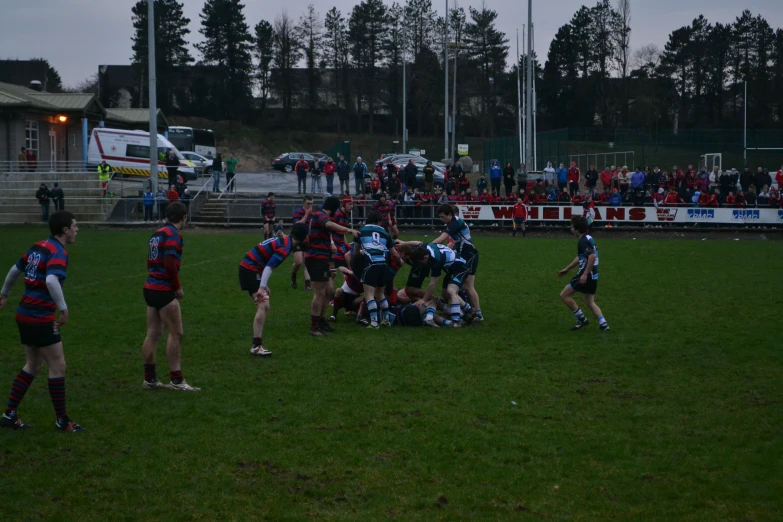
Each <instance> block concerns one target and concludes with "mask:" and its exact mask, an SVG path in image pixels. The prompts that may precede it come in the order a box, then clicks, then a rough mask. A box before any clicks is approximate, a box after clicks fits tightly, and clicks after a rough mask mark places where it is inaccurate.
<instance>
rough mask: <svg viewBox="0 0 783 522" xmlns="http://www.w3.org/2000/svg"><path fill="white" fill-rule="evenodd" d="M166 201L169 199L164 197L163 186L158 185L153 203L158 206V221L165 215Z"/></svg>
mask: <svg viewBox="0 0 783 522" xmlns="http://www.w3.org/2000/svg"><path fill="white" fill-rule="evenodd" d="M168 200H169V198H168V196H166V191H165V190H163V185H158V191H157V192H156V193H155V202H156V203H157V204H158V221H160V220H161V219H163V215H164V214H165V213H166V206H167V205H168Z"/></svg>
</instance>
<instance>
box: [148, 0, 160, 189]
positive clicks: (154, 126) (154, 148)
mask: <svg viewBox="0 0 783 522" xmlns="http://www.w3.org/2000/svg"><path fill="white" fill-rule="evenodd" d="M147 38H148V40H147V49H148V51H149V55H148V57H147V61H148V65H149V71H148V76H149V79H150V83H149V91H150V92H149V100H150V183H151V184H152V192H153V193H155V192H157V190H158V111H157V105H158V99H157V98H158V97H157V92H156V91H155V89H156V87H155V83H156V82H155V4H154V0H147Z"/></svg>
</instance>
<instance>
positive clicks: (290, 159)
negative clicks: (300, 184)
mask: <svg viewBox="0 0 783 522" xmlns="http://www.w3.org/2000/svg"><path fill="white" fill-rule="evenodd" d="M302 156H304V159H305V161H306V162H307V163H308V164H309V165H310V168H313V163H315V158H318V161H319V162H320V163H321V165H322V166H323V164H324V163H326V158H327V157H328V156H327V155H326V154H324V153H322V152H286V153H285V154H281V155H279V156H278V157H276V158H275V159H274V160H273V161H272V168H273V169H275V170H282V171H283V172H293V171H294V165H296V163H297V162H298V161H299V160H300V159H302Z"/></svg>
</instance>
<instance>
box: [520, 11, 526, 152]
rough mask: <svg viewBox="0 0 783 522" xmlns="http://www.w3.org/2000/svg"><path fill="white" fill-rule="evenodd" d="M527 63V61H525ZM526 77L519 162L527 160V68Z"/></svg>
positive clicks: (523, 92)
mask: <svg viewBox="0 0 783 522" xmlns="http://www.w3.org/2000/svg"><path fill="white" fill-rule="evenodd" d="M525 45H526V41H525V26H524V25H523V26H522V55H523V56H527V54H526V53H527V51H526V50H525ZM525 63H527V59H525ZM520 67H522V63H521V60H520ZM522 74H523V75H524V84H523V85H524V86H525V90H524V91H522V155H521V156H520V157H519V161H520V162H522V161H526V159H525V158H527V105H528V100H527V67H526V66H525V70H524V71H523V72H522Z"/></svg>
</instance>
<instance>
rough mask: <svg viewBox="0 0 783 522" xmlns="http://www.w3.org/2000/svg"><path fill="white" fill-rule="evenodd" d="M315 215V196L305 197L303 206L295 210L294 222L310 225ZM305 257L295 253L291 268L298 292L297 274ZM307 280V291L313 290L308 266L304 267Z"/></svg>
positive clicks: (292, 283) (293, 286)
mask: <svg viewBox="0 0 783 522" xmlns="http://www.w3.org/2000/svg"><path fill="white" fill-rule="evenodd" d="M312 214H313V196H305V197H304V199H302V206H301V207H300V208H298V209H296V210H294V216H293V222H294V224H296V223H304V224H305V225H309V224H310V216H311V215H312ZM304 258H305V255H304V252H301V251H296V252H294V266H293V267H291V288H293V289H294V290H296V274H297V272H299V267H300V266H302V263H303V261H304ZM304 278H305V290H312V289H313V287H312V285H311V284H310V274H309V273H308V271H307V266H305V267H304Z"/></svg>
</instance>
